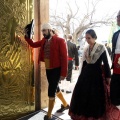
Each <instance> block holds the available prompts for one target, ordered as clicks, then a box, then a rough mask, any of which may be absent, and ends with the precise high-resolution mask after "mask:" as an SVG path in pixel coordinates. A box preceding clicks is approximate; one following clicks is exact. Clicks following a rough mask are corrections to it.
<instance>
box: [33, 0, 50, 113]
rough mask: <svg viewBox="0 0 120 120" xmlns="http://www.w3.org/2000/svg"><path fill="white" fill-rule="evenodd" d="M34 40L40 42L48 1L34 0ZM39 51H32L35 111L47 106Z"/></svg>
mask: <svg viewBox="0 0 120 120" xmlns="http://www.w3.org/2000/svg"><path fill="white" fill-rule="evenodd" d="M34 19H35V29H34V31H35V32H34V33H35V35H34V40H35V41H38V40H41V38H42V34H41V24H42V23H47V22H49V0H34ZM39 49H40V48H35V49H34V68H35V69H34V79H35V110H36V111H37V110H40V109H41V108H44V107H46V106H47V103H48V95H47V88H48V87H47V86H48V85H47V80H46V73H45V65H44V63H40V65H39V64H38V55H39Z"/></svg>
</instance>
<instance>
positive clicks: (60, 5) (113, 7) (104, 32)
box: [50, 0, 120, 41]
mask: <svg viewBox="0 0 120 120" xmlns="http://www.w3.org/2000/svg"><path fill="white" fill-rule="evenodd" d="M66 1H67V2H69V3H70V5H72V10H73V11H76V7H75V0H50V12H51V11H54V10H56V9H57V13H61V12H67V11H66ZM76 1H77V4H78V6H79V7H80V10H81V11H82V12H81V14H84V12H85V11H86V6H85V3H87V1H89V3H91V2H92V1H96V0H76ZM90 9H91V8H90ZM119 10H120V0H100V2H99V3H98V5H97V8H96V14H95V15H94V17H95V18H96V19H99V18H101V17H103V16H105V15H106V14H109V15H110V16H111V15H113V20H115V16H116V15H117V13H118V11H119ZM50 14H51V13H50ZM95 31H96V33H97V36H98V41H101V40H107V39H108V36H109V34H110V27H107V26H104V25H103V26H101V27H99V28H95Z"/></svg>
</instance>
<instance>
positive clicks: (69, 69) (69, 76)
mask: <svg viewBox="0 0 120 120" xmlns="http://www.w3.org/2000/svg"><path fill="white" fill-rule="evenodd" d="M72 69H73V61H72V60H69V61H68V73H67V77H66V80H67V81H70V82H71V77H72Z"/></svg>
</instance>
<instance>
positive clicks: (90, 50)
mask: <svg viewBox="0 0 120 120" xmlns="http://www.w3.org/2000/svg"><path fill="white" fill-rule="evenodd" d="M95 43H96V42H95ZM95 43H94V45H93V46H92V47H91V48H90V47H89V56H90V54H91V52H92V50H93V48H94V46H95Z"/></svg>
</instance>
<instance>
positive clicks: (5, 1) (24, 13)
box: [0, 0, 34, 120]
mask: <svg viewBox="0 0 120 120" xmlns="http://www.w3.org/2000/svg"><path fill="white" fill-rule="evenodd" d="M32 6H33V1H32V0H0V120H9V119H11V120H14V119H16V118H17V117H18V116H19V115H22V114H25V113H28V112H31V111H33V110H34V106H33V105H32V106H31V103H33V102H34V98H33V94H34V93H33V92H34V84H33V77H32V73H33V61H32V50H31V48H30V47H29V46H28V45H27V43H26V42H25V40H24V35H23V29H24V27H25V25H26V24H27V23H29V22H30V20H31V19H32V14H33V7H32Z"/></svg>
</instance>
